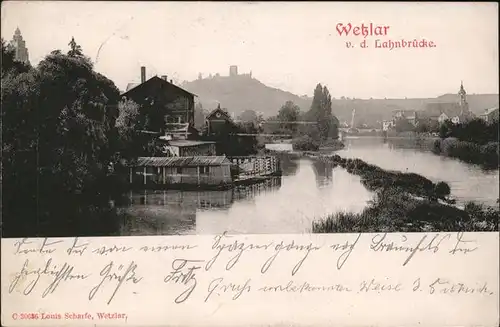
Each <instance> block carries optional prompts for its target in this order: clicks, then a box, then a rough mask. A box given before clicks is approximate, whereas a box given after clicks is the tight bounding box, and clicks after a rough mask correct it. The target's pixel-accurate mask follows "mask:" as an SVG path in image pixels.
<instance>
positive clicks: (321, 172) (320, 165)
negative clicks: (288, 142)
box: [312, 160, 333, 187]
mask: <svg viewBox="0 0 500 327" xmlns="http://www.w3.org/2000/svg"><path fill="white" fill-rule="evenodd" d="M312 165H313V169H314V173H315V175H316V184H317V185H318V187H323V186H326V185H328V184H330V183H332V180H333V165H332V164H331V163H328V162H325V161H319V160H318V161H314V162H313V164H312Z"/></svg>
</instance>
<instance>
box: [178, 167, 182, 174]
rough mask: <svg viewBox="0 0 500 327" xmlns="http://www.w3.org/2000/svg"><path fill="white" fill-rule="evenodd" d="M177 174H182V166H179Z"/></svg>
mask: <svg viewBox="0 0 500 327" xmlns="http://www.w3.org/2000/svg"><path fill="white" fill-rule="evenodd" d="M177 174H179V175H180V174H182V167H177Z"/></svg>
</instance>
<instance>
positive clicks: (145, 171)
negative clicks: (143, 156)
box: [144, 166, 147, 185]
mask: <svg viewBox="0 0 500 327" xmlns="http://www.w3.org/2000/svg"><path fill="white" fill-rule="evenodd" d="M146 168H147V167H146V166H144V185H146V173H147V170H146Z"/></svg>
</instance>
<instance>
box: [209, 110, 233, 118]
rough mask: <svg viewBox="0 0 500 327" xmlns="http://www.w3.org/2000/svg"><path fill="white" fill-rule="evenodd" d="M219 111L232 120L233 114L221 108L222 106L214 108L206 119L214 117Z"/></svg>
mask: <svg viewBox="0 0 500 327" xmlns="http://www.w3.org/2000/svg"><path fill="white" fill-rule="evenodd" d="M217 113H220V114H221V115H222V116H224V117H225V118H226V119H228V120H232V118H231V116H230V115H229V114H228V113H227V111H225V110H224V109H221V108H220V107H219V108H217V109H214V110H212V112H210V113H209V114H208V115H207V118H206V119H210V118H212V117H213V116H215V115H216V114H217Z"/></svg>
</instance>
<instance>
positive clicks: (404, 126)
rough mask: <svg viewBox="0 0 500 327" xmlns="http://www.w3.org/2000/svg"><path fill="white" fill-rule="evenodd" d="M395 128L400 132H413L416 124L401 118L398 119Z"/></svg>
mask: <svg viewBox="0 0 500 327" xmlns="http://www.w3.org/2000/svg"><path fill="white" fill-rule="evenodd" d="M394 128H395V129H396V131H397V132H398V133H401V132H411V131H414V130H415V126H413V125H412V124H411V123H410V122H409V121H408V119H406V118H400V119H398V120H396V124H395V126H394Z"/></svg>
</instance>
